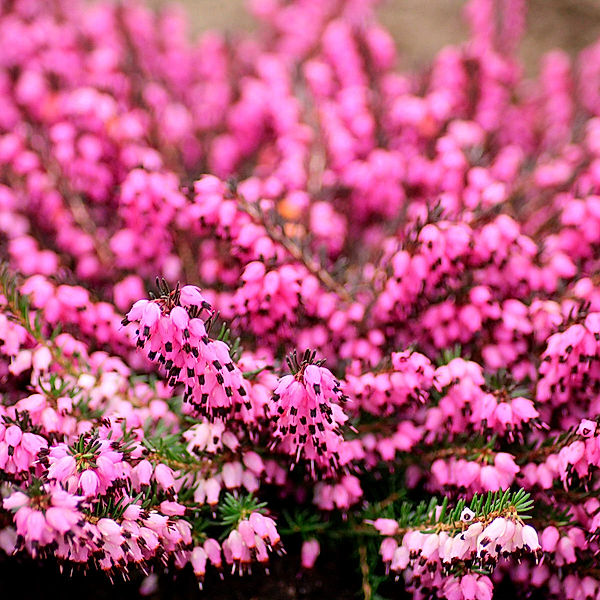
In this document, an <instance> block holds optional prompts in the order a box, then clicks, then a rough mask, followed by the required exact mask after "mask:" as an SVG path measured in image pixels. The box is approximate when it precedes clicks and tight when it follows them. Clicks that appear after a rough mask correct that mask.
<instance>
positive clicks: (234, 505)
mask: <svg viewBox="0 0 600 600" xmlns="http://www.w3.org/2000/svg"><path fill="white" fill-rule="evenodd" d="M266 506H267V503H266V502H259V501H258V500H257V499H256V498H255V497H254V496H253V495H252V494H247V495H244V494H241V495H238V496H234V495H233V494H231V493H227V494H225V498H224V499H223V500H222V501H221V503H220V504H219V516H220V517H221V525H225V526H226V527H228V529H229V531H231V530H232V529H235V527H236V526H237V524H238V523H239V522H240V521H242V520H243V519H247V518H248V517H249V516H250V515H251V514H252V513H253V512H259V513H264V512H266V511H265V507H266Z"/></svg>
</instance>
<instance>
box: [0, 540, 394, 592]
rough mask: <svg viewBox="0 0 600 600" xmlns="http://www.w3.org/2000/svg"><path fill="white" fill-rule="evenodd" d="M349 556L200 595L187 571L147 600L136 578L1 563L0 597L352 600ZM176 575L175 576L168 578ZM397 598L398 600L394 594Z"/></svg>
mask: <svg viewBox="0 0 600 600" xmlns="http://www.w3.org/2000/svg"><path fill="white" fill-rule="evenodd" d="M349 559H350V560H351V557H348V556H345V555H344V553H343V552H342V551H340V552H339V553H338V554H337V556H335V555H333V554H331V558H330V562H329V563H325V562H324V561H319V562H318V563H317V566H316V567H315V569H314V570H313V571H312V572H310V573H302V572H300V570H299V568H298V567H299V564H300V560H299V556H298V555H297V554H293V555H291V556H286V557H281V558H280V557H276V558H275V559H273V560H272V562H271V565H270V574H269V575H267V574H266V573H265V571H264V570H263V569H261V568H255V571H254V574H252V575H247V576H245V577H243V578H239V577H237V576H227V577H226V578H225V579H224V580H222V581H221V580H220V579H219V578H218V576H217V575H216V574H215V573H210V574H209V576H208V577H207V580H206V581H205V584H204V589H203V590H202V591H200V590H199V588H198V584H197V582H196V579H195V578H194V576H193V574H192V573H191V571H189V570H186V571H183V572H180V571H177V572H176V576H169V574H167V575H165V576H163V577H162V579H161V580H160V584H159V590H158V592H157V593H156V594H153V595H152V596H145V597H144V596H141V595H139V592H138V590H139V584H140V581H141V580H140V579H137V580H135V581H134V582H130V583H121V582H120V583H115V584H114V585H113V584H111V583H110V582H109V580H108V579H107V577H106V576H105V575H103V574H89V575H83V574H75V575H74V576H73V577H72V578H68V577H65V576H61V575H60V573H59V571H58V570H57V568H56V566H54V565H52V564H42V565H40V564H39V563H33V562H32V561H20V560H15V559H13V560H2V561H1V562H0V597H1V598H15V599H18V600H46V599H48V600H49V599H52V598H59V599H60V600H107V599H109V598H110V600H139V599H141V598H147V599H150V600H159V599H160V600H192V599H197V600H321V599H324V600H325V599H326V600H355V599H356V598H357V595H356V593H357V592H358V591H359V590H360V579H359V576H358V574H357V572H358V569H357V568H356V565H355V563H354V562H349ZM173 575H175V573H174V574H173ZM395 597H396V598H398V599H399V596H398V595H397V594H396V595H395Z"/></svg>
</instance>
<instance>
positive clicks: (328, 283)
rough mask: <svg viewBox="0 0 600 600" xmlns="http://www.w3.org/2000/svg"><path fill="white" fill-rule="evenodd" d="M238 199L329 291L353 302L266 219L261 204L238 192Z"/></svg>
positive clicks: (317, 265) (338, 285) (268, 233)
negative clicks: (247, 198) (250, 200)
mask: <svg viewBox="0 0 600 600" xmlns="http://www.w3.org/2000/svg"><path fill="white" fill-rule="evenodd" d="M237 201H238V204H239V206H240V208H241V209H242V210H243V211H244V212H246V213H248V214H249V215H250V216H251V217H252V218H253V219H254V220H255V221H256V222H258V223H259V224H260V225H262V226H263V227H264V228H265V231H266V232H267V235H268V236H269V237H270V238H271V239H272V240H273V241H274V242H277V243H278V244H280V245H281V246H283V247H284V248H285V249H286V250H287V252H288V253H289V254H290V255H291V256H292V258H294V259H295V260H297V261H298V262H301V263H302V264H303V265H304V266H305V267H306V268H307V269H308V271H309V272H310V273H312V274H313V275H314V276H315V277H316V278H317V279H318V280H319V281H320V282H321V283H322V284H323V286H324V287H326V288H327V289H328V290H329V291H331V292H334V293H335V294H337V295H338V296H339V297H340V298H341V299H342V300H343V301H344V302H349V303H350V302H352V296H351V295H350V293H349V292H348V290H346V288H345V287H344V286H343V285H341V284H339V283H338V282H337V281H336V280H335V279H334V278H333V277H332V276H331V275H330V274H329V273H328V272H327V271H326V270H325V269H324V268H323V267H322V266H321V265H320V264H319V262H318V261H317V260H316V259H315V258H314V257H313V256H310V255H309V254H308V253H307V252H306V251H305V250H304V249H303V248H301V247H300V246H299V245H298V244H296V242H294V241H293V240H291V239H290V238H289V237H288V236H287V235H285V233H284V232H283V231H281V230H280V228H278V227H276V226H274V225H273V224H271V223H269V222H268V220H267V219H265V215H264V213H263V211H262V210H261V208H260V206H258V205H257V204H253V203H251V202H248V201H247V200H246V199H245V198H243V197H242V196H240V195H239V194H237Z"/></svg>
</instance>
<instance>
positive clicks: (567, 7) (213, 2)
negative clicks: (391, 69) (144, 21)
mask: <svg viewBox="0 0 600 600" xmlns="http://www.w3.org/2000/svg"><path fill="white" fill-rule="evenodd" d="M180 1H181V3H182V4H183V5H184V6H185V9H186V10H187V11H188V13H189V15H190V23H191V26H192V31H194V32H195V33H197V32H199V31H202V30H205V29H219V30H228V31H232V30H235V29H240V28H241V29H250V28H251V27H252V19H251V18H250V17H249V16H248V14H247V13H246V11H245V10H244V0H180ZM149 3H150V4H152V5H154V6H157V7H158V6H161V5H164V4H167V3H169V2H166V1H165V0H149ZM463 5H464V0H387V2H385V3H384V4H383V5H382V8H381V10H380V14H381V20H382V23H383V24H384V25H385V26H386V27H388V28H389V29H390V31H391V32H392V34H393V35H394V37H395V38H396V41H397V43H398V47H399V49H400V51H401V53H402V57H403V60H404V66H419V65H423V64H426V63H427V62H429V60H430V59H431V58H432V57H433V55H434V54H435V53H436V52H437V51H438V50H439V49H440V48H442V47H443V46H445V45H447V44H451V43H455V42H459V41H461V40H463V39H464V38H465V35H466V31H465V27H464V24H463V21H462V18H461V14H462V7H463ZM598 37H600V0H529V14H528V30H527V36H526V39H525V42H524V44H523V46H522V48H521V53H522V57H523V60H524V62H525V65H526V68H527V70H528V71H529V72H532V71H536V70H537V65H538V62H539V58H540V55H541V54H543V53H544V52H545V51H547V50H550V49H552V48H562V49H563V50H566V51H567V52H569V53H570V54H573V53H576V52H578V51H579V50H581V48H583V47H585V46H587V45H588V44H590V43H592V42H594V41H595V40H596V39H597V38H598Z"/></svg>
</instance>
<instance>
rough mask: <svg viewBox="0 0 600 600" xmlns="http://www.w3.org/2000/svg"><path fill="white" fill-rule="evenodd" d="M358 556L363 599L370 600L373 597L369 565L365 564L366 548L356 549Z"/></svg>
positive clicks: (363, 546)
mask: <svg viewBox="0 0 600 600" xmlns="http://www.w3.org/2000/svg"><path fill="white" fill-rule="evenodd" d="M358 554H359V557H360V572H361V575H362V591H363V598H364V599H365V600H371V598H372V597H373V588H372V587H371V582H370V581H369V563H368V562H367V548H366V546H365V545H364V544H361V545H360V546H359V547H358Z"/></svg>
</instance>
